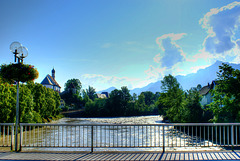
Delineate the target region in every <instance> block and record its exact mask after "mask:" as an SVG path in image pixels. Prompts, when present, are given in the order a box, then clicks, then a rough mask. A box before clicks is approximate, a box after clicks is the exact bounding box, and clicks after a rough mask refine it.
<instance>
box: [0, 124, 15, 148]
mask: <svg viewBox="0 0 240 161" xmlns="http://www.w3.org/2000/svg"><path fill="white" fill-rule="evenodd" d="M1 128H2V127H1V126H0V140H1V135H2V134H1ZM11 128H12V134H11V150H13V143H14V125H12V126H11Z"/></svg>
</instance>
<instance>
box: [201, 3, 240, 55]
mask: <svg viewBox="0 0 240 161" xmlns="http://www.w3.org/2000/svg"><path fill="white" fill-rule="evenodd" d="M199 23H200V24H202V28H203V29H206V30H207V33H208V36H207V37H206V38H205V40H204V42H203V46H204V49H205V50H206V51H207V52H210V53H211V54H216V53H222V54H224V52H227V51H229V50H231V49H233V48H234V47H235V46H236V37H235V36H236V32H237V31H238V28H239V27H238V26H239V25H240V2H233V3H231V4H229V5H227V6H223V7H221V8H214V9H211V10H210V12H208V13H207V14H206V15H205V16H204V17H203V18H202V19H200V21H199Z"/></svg>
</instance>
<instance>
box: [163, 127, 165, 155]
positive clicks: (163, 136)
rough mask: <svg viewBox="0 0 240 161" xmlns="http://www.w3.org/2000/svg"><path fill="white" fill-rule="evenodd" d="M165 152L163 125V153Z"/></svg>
mask: <svg viewBox="0 0 240 161" xmlns="http://www.w3.org/2000/svg"><path fill="white" fill-rule="evenodd" d="M164 152H165V126H164V125H163V153H164Z"/></svg>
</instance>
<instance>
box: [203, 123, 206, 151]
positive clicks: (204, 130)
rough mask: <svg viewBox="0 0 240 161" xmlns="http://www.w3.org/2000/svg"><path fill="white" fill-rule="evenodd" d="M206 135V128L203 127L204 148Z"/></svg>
mask: <svg viewBox="0 0 240 161" xmlns="http://www.w3.org/2000/svg"><path fill="white" fill-rule="evenodd" d="M205 133H206V126H203V135H204V146H205V140H206V137H205V135H206V134H205Z"/></svg>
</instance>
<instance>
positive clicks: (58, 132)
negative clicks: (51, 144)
mask: <svg viewBox="0 0 240 161" xmlns="http://www.w3.org/2000/svg"><path fill="white" fill-rule="evenodd" d="M57 134H58V147H60V146H59V143H60V131H59V126H57Z"/></svg>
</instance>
